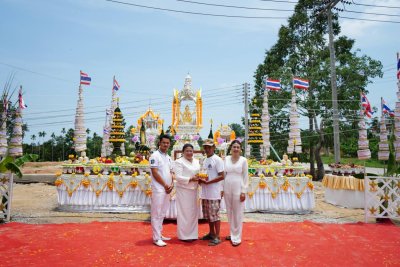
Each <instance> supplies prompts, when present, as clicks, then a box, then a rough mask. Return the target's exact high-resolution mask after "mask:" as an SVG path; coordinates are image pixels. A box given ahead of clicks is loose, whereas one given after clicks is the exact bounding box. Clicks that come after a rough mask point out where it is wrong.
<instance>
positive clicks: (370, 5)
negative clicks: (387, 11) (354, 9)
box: [352, 0, 400, 9]
mask: <svg viewBox="0 0 400 267" xmlns="http://www.w3.org/2000/svg"><path fill="white" fill-rule="evenodd" d="M352 2H353V4H355V5H357V6H369V7H382V8H399V9H400V6H384V5H372V4H359V3H356V2H355V1H354V0H352Z"/></svg>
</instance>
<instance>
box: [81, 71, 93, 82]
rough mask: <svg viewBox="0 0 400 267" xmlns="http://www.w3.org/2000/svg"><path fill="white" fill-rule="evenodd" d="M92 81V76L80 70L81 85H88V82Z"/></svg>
mask: <svg viewBox="0 0 400 267" xmlns="http://www.w3.org/2000/svg"><path fill="white" fill-rule="evenodd" d="M91 81H92V78H90V77H89V75H87V73H84V72H83V71H81V85H82V84H83V85H90V82H91Z"/></svg>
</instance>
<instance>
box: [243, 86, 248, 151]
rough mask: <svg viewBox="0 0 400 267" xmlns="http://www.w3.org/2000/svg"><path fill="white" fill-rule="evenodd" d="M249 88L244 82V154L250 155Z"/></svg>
mask: <svg viewBox="0 0 400 267" xmlns="http://www.w3.org/2000/svg"><path fill="white" fill-rule="evenodd" d="M248 88H249V84H248V83H244V84H243V96H244V156H245V157H248V156H249V155H247V150H248V139H249V119H248V118H249V100H248Z"/></svg>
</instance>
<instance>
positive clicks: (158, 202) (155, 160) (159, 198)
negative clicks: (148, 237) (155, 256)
mask: <svg viewBox="0 0 400 267" xmlns="http://www.w3.org/2000/svg"><path fill="white" fill-rule="evenodd" d="M170 144H171V140H170V138H169V136H168V135H161V136H160V142H159V149H158V150H157V151H155V152H154V153H153V154H152V155H151V157H150V168H151V188H152V195H151V227H152V229H153V242H154V244H155V245H156V246H159V247H165V246H166V245H167V243H165V242H164V241H166V240H171V238H169V237H164V236H162V233H161V232H162V225H163V221H164V217H165V215H166V213H167V210H168V208H169V196H168V195H169V193H171V191H172V188H173V187H174V184H173V181H172V160H171V157H170V156H169V155H168V154H167V151H168V148H169V146H170Z"/></svg>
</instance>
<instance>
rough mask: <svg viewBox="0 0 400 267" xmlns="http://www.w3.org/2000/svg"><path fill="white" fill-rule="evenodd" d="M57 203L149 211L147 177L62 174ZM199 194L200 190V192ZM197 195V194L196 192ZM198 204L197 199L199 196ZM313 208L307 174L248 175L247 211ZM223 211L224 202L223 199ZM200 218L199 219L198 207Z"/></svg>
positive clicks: (171, 213)
mask: <svg viewBox="0 0 400 267" xmlns="http://www.w3.org/2000/svg"><path fill="white" fill-rule="evenodd" d="M56 185H57V192H58V204H59V208H60V209H61V210H69V211H121V212H122V211H123V212H132V211H138V212H149V210H150V203H151V196H150V195H151V188H150V177H149V176H143V175H139V176H136V177H132V176H119V175H115V176H111V178H110V175H104V176H96V175H90V176H84V175H78V174H76V175H71V174H62V175H61V176H60V177H58V179H57V181H56ZM199 193H200V192H199ZM199 195H200V194H199ZM198 203H199V205H200V206H201V204H200V199H199V202H198ZM314 207H315V199H314V191H313V186H312V182H311V181H310V180H309V179H308V178H307V177H287V178H286V177H277V178H272V177H265V178H264V177H262V178H260V177H251V178H250V179H249V188H248V193H247V195H246V201H245V211H246V212H257V211H266V212H286V213H304V212H310V211H311V210H312V209H313V208H314ZM221 208H222V211H223V210H224V209H225V203H224V201H223V200H222V203H221ZM166 217H167V218H171V219H174V218H176V206H175V192H174V191H173V192H172V193H171V203H170V208H169V210H168V211H167V216H166ZM199 218H202V211H201V208H200V211H199Z"/></svg>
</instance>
